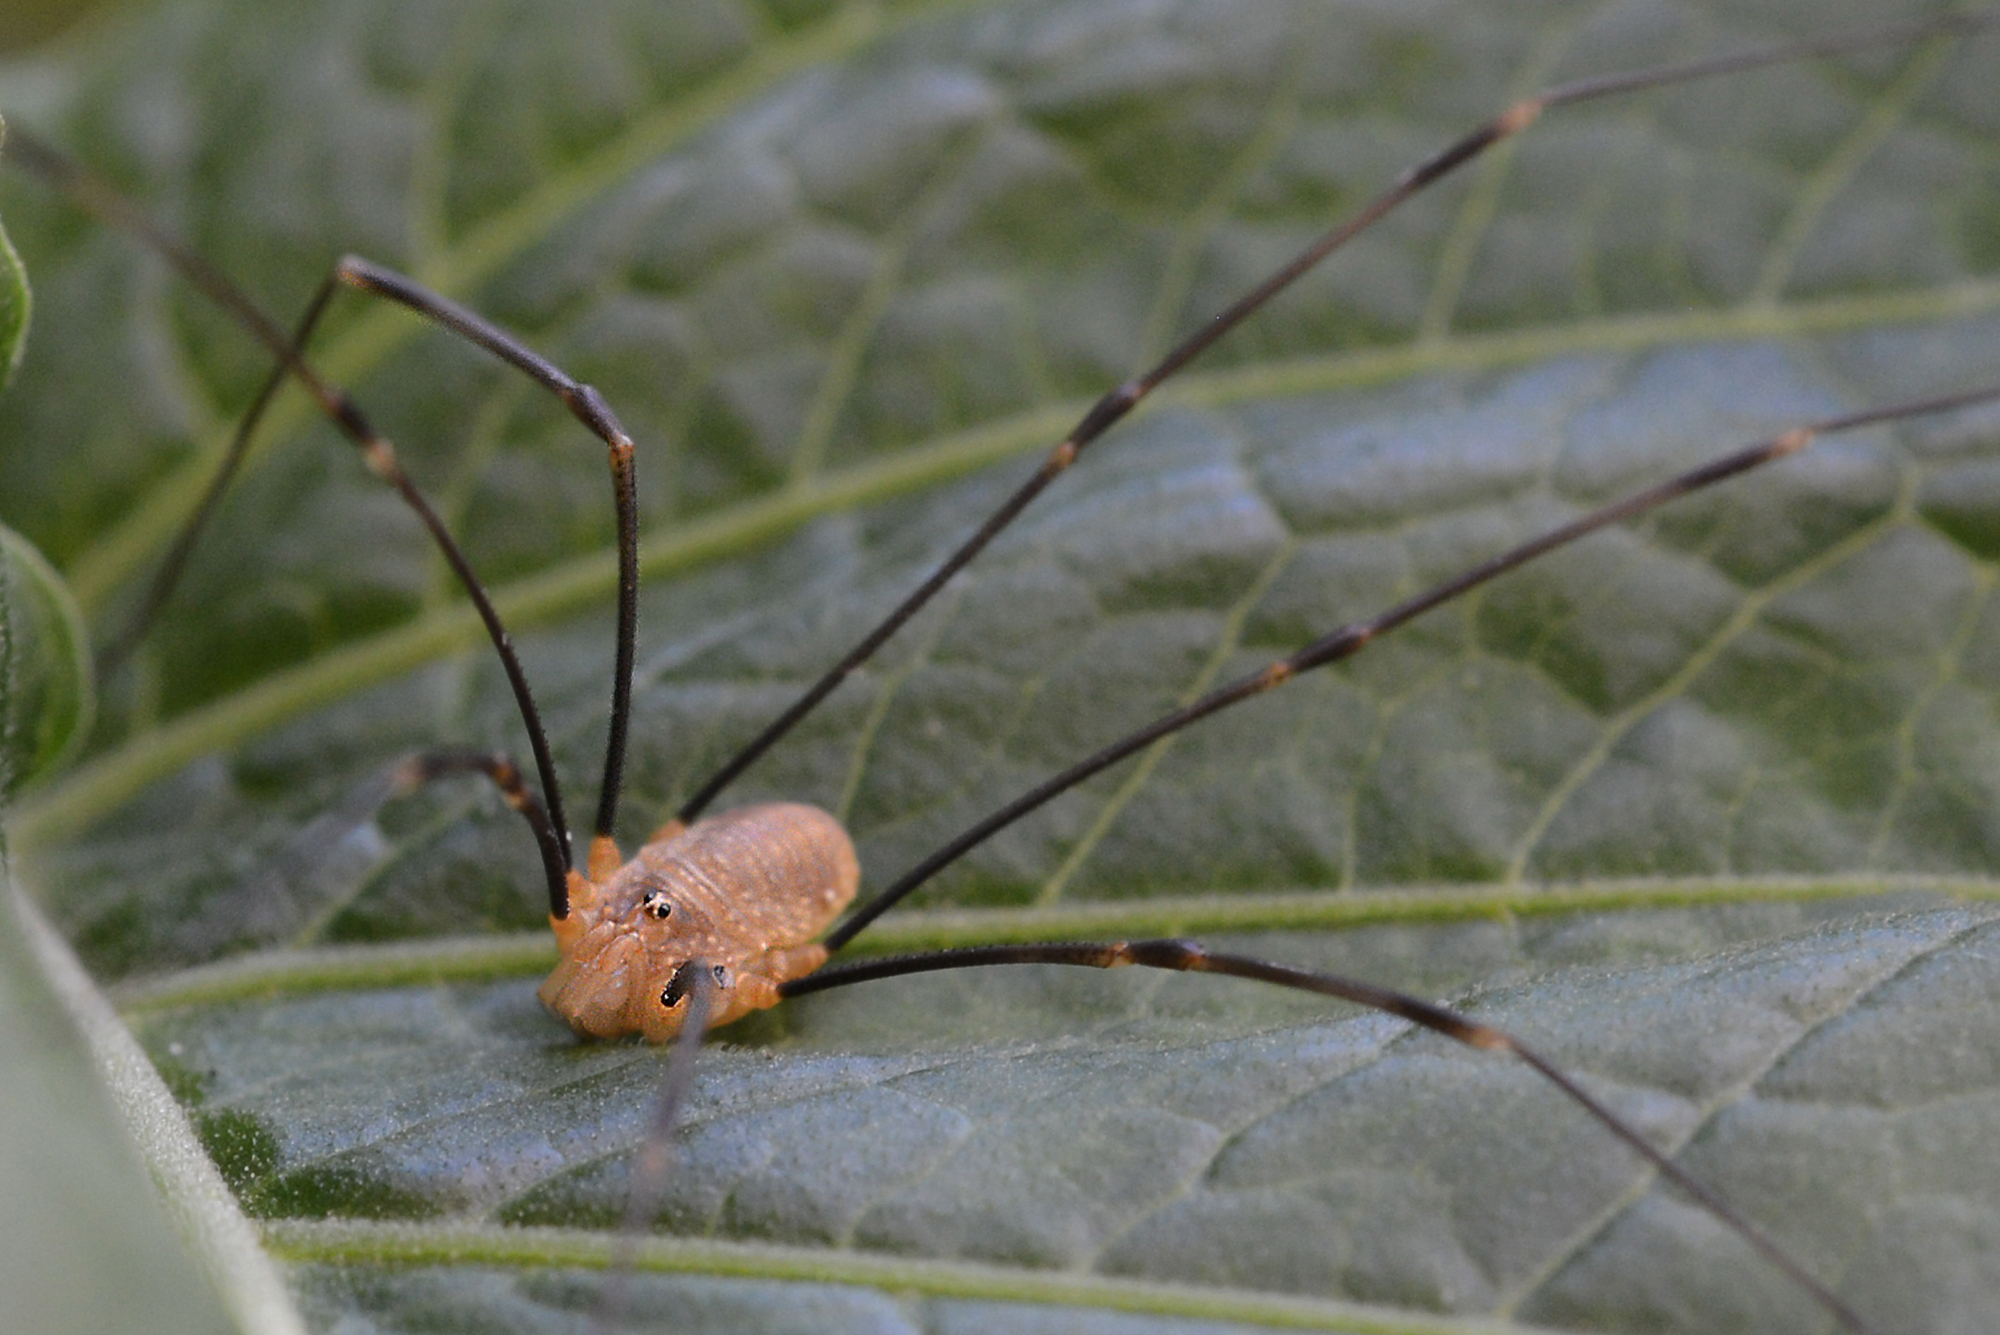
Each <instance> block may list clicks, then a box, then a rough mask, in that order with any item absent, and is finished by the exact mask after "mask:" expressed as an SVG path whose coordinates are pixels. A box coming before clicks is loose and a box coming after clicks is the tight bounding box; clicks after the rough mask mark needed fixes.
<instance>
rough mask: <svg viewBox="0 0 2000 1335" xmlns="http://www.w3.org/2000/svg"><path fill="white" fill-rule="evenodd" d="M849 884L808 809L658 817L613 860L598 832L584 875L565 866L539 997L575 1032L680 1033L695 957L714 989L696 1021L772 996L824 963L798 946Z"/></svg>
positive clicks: (820, 816) (718, 1020)
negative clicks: (633, 853)
mask: <svg viewBox="0 0 2000 1335" xmlns="http://www.w3.org/2000/svg"><path fill="white" fill-rule="evenodd" d="M860 883H861V864H860V862H859V861H858V860H857V859H856V857H855V855H854V843H853V841H852V840H850V839H849V838H848V837H847V831H846V830H844V829H842V828H841V825H840V822H839V821H837V820H835V819H834V818H833V817H832V816H830V815H828V814H827V813H826V812H824V811H821V810H820V809H819V808H817V807H809V806H802V805H799V804H797V803H771V804H769V805H764V806H753V807H740V808H738V809H737V810H735V811H726V812H724V813H723V814H721V815H719V816H710V817H708V818H707V819H705V820H700V821H696V822H695V823H694V824H693V825H692V826H688V827H685V828H683V827H680V826H678V825H669V826H667V827H666V828H665V829H663V830H661V831H660V832H659V834H658V835H656V836H655V838H654V839H653V841H652V842H651V843H649V844H647V845H646V846H645V847H644V848H642V849H640V850H639V853H638V856H637V857H634V858H633V859H632V860H631V861H630V862H627V863H625V864H624V865H623V866H618V865H617V851H616V850H615V849H613V848H611V847H610V841H609V840H603V841H600V846H599V847H596V848H593V849H592V855H591V876H590V877H585V876H584V875H583V874H582V873H580V872H575V871H572V872H571V873H570V911H569V915H568V916H567V917H564V918H551V919H550V920H549V925H550V926H551V927H553V928H554V929H555V934H556V946H557V948H558V949H559V950H561V952H562V962H561V963H559V964H557V965H556V968H555V972H554V973H551V974H550V975H549V977H548V980H547V981H546V982H544V983H543V984H542V986H541V990H540V992H539V994H538V995H539V996H540V997H541V999H542V1003H543V1004H544V1005H546V1006H547V1007H548V1008H549V1009H550V1010H552V1011H554V1012H555V1013H556V1014H557V1015H559V1016H561V1017H562V1018H563V1020H564V1021H566V1022H567V1023H568V1024H569V1026H570V1028H572V1029H574V1030H576V1032H577V1033H579V1034H582V1035H584V1036H586V1037H588V1038H616V1037H619V1036H621V1035H624V1034H632V1033H638V1034H643V1035H645V1037H646V1039H647V1041H649V1042H653V1043H664V1042H666V1041H667V1040H669V1039H671V1038H672V1037H673V1036H674V1035H675V1034H676V1033H678V1032H680V1027H681V1020H682V1018H683V1017H684V1016H685V1015H686V1014H687V1008H688V996H687V993H688V991H689V988H690V987H691V980H690V979H688V978H687V977H686V976H685V974H684V973H683V970H684V969H686V967H687V966H688V965H689V964H691V963H693V962H696V961H699V962H700V964H701V965H702V966H703V967H706V968H708V969H710V970H711V971H712V973H711V977H712V979H713V981H714V983H715V985H716V991H715V994H714V997H715V999H714V1001H713V1002H712V1009H711V1014H710V1019H709V1024H710V1025H711V1026H713V1025H721V1024H728V1023H729V1022H730V1021H731V1020H734V1019H737V1018H739V1017H740V1016H743V1015H746V1014H748V1013H749V1012H751V1011H753V1010H761V1009H763V1008H764V1007H767V1006H773V1005H776V1004H777V1002H778V984H780V983H782V982H785V981H786V980H787V979H791V978H798V977H801V976H803V975H805V974H808V973H811V972H812V971H813V970H814V969H817V968H818V967H819V966H820V965H821V964H824V963H825V962H826V948H825V947H824V946H818V945H813V944H810V943H811V941H812V939H813V938H814V937H816V936H818V935H819V934H820V933H821V932H822V931H824V930H825V929H826V928H827V926H828V925H829V924H830V923H832V921H833V920H834V918H835V917H837V916H838V915H839V913H840V911H841V910H842V909H844V908H846V907H847V905H848V904H849V903H850V902H852V901H853V899H854V892H855V890H856V889H857V888H858V887H859V886H860Z"/></svg>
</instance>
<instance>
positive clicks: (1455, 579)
mask: <svg viewBox="0 0 2000 1335" xmlns="http://www.w3.org/2000/svg"><path fill="white" fill-rule="evenodd" d="M1995 401H2000V385H1994V386H1989V387H1987V388H1985V389H1978V390H1973V391H1970V392H1968V393H1964V394H1953V395H1948V396H1945V397H1941V398H1934V399H1921V400H1915V401H1912V402H1907V403H1898V404H1891V405H1889V406H1887V407H1882V408H1870V409H1866V410H1864V411H1862V412H1856V413H1847V414H1844V415H1842V416H1839V417H1828V418H1824V419H1822V420H1820V421H1817V422H1810V423H1807V424H1806V425H1804V426H1799V427H1794V428H1793V429H1792V430H1790V431H1787V432H1784V433H1783V434H1781V435H1777V436H1772V437H1770V438H1769V439H1767V440H1762V441H1759V442H1757V443H1756V444H1754V445H1749V446H1745V447H1744V448H1742V449H1739V450H1734V451H1731V452H1730V453H1728V454H1724V455H1721V456H1719V457H1717V458H1715V459H1712V460H1710V461H1709V462H1707V463H1705V464H1702V465H1700V466H1699V467H1697V468H1692V469H1689V470H1688V471H1687V472H1685V473H1682V474H1681V475H1680V476H1678V477H1675V478H1670V479H1668V480H1667V481H1665V482H1661V483H1657V484H1656V485H1654V486H1651V487H1647V488H1645V489H1644V490H1642V491H1637V492H1634V493H1632V494H1631V495H1629V496H1626V497H1624V498H1622V499H1620V500H1616V501H1613V502H1611V503H1610V504H1609V505H1605V506H1602V507H1600V508H1598V509H1596V510H1592V511H1591V512H1590V513H1589V514H1586V515H1584V516H1582V517H1581V518H1578V519H1575V520H1572V521H1571V522H1569V523H1567V524H1564V525H1563V526H1561V527H1560V528H1556V529H1551V530H1550V531H1549V532H1547V533H1544V534H1542V535H1541V536H1539V537H1536V538H1531V539H1529V540H1528V541H1527V542H1524V543H1521V544H1520V545H1519V546H1516V547H1511V548H1509V549H1508V550H1506V551H1504V552H1501V553H1500V554H1499V555H1498V556H1494V557H1491V558H1489V559H1487V560H1485V561H1483V562H1481V563H1480V564H1478V565H1476V566H1473V567H1472V568H1471V569H1470V570H1466V571H1462V572H1460V573H1459V574H1457V575H1454V576H1452V577H1451V578H1450V579H1447V580H1445V581H1443V582H1442V583H1439V584H1436V585H1433V586H1432V587H1430V588H1428V589H1426V590H1424V591H1423V592H1422V593H1419V594H1416V595H1415V596H1413V597H1410V598H1407V599H1405V600H1404V601H1402V602H1400V603H1397V604H1396V605H1395V606H1394V607H1391V608H1389V609H1387V610H1386V611H1383V612H1379V613H1377V614H1376V615H1375V616H1372V617H1369V618H1368V619H1366V620H1364V621H1351V622H1349V623H1348V624H1346V625H1344V626H1341V627H1339V628H1338V629H1336V630H1333V631H1330V632H1328V633H1327V634H1325V635H1323V636H1321V637H1320V638H1319V639H1317V640H1314V641H1313V642H1312V643H1310V644H1308V645H1306V646H1305V647H1304V648H1302V649H1300V650H1298V651H1297V652H1296V653H1293V654H1291V655H1289V656H1287V657H1285V658H1280V659H1278V660H1276V661H1275V662H1272V663H1269V664H1267V665H1266V666H1264V667H1263V668H1261V669H1259V670H1258V671H1256V672H1253V673H1251V674H1250V675H1249V676H1247V677H1241V678H1238V679H1237V680H1236V681H1233V682H1231V683H1229V684H1228V685H1226V686H1222V687H1218V688H1217V689H1216V690H1213V691H1211V692H1209V693H1208V694H1207V695H1204V696H1202V697H1201V698H1200V699H1199V700H1196V701H1195V702H1194V703H1192V704H1190V705H1186V706H1184V707H1182V708H1180V709H1177V710H1175V711H1173V712H1172V713H1170V714H1165V715H1162V716H1161V717H1160V718H1158V719H1155V720H1154V721H1153V722H1152V723H1149V724H1147V725H1146V726H1145V727H1143V728H1140V729H1139V730H1137V731H1136V732H1133V733H1131V734H1130V735H1128V736H1126V737H1123V738H1121V739H1119V740H1118V741H1116V742H1113V743H1112V744H1111V745H1109V746H1107V747H1105V748H1104V749H1103V750H1101V751H1099V752H1097V753H1096V754H1095V755H1093V756H1090V757H1089V758H1087V759H1085V760H1080V761H1078V762H1077V763H1076V764H1074V765H1072V766H1070V767H1069V768H1068V769H1066V770H1064V771H1062V773H1060V774H1057V775H1055V776H1054V777H1053V778H1050V779H1048V780H1046V781H1045V782H1043V783H1041V784H1039V785H1037V786H1036V787H1034V788H1032V789H1030V790H1029V791H1028V792H1026V793H1023V794H1022V795H1021V796H1020V797H1018V798H1016V799H1015V800H1014V801H1012V802H1009V803H1008V804H1007V805H1006V806H1004V807H1002V808H1000V809H999V810H998V811H996V812H994V813H993V814H992V815H990V816H988V817H987V818H986V819H985V820H982V821H980V822H979V823H978V824H976V825H974V826H972V827H971V828H970V829H968V830H966V831H965V832H964V833H963V834H961V835H959V836H958V837H957V838H956V839H953V840H951V841H950V842H949V843H947V844H945V845H944V846H943V847H942V848H939V849H938V850H937V851H936V852H934V853H932V854H931V855H930V856H929V857H927V858H925V859H924V860H923V861H922V862H920V863H918V864H917V865H916V866H915V867H912V868H911V869H910V870H909V871H908V872H906V873H904V875H903V876H901V877H900V878H899V879H897V880H896V881H895V882H894V883H893V884H891V885H890V886H889V887H888V888H887V889H885V890H883V891H881V892H880V893H879V894H877V895H875V896H874V897H873V898H871V899H869V900H868V901H867V902H866V903H863V904H861V905H860V906H859V907H857V908H856V909H855V910H854V911H853V912H852V913H850V914H849V915H848V916H847V918H846V920H845V921H843V922H842V923H841V924H840V926H839V927H838V928H836V929H835V930H834V931H833V932H831V933H829V934H828V936H827V938H826V947H827V949H829V950H839V949H840V948H841V947H842V946H845V945H846V944H847V943H848V942H850V941H852V940H853V939H854V938H855V937H856V936H857V935H859V934H860V932H861V931H862V929H863V928H865V927H867V926H868V924H869V923H871V922H873V921H875V919H877V918H879V917H881V916H882V914H883V913H885V912H887V911H888V909H889V908H890V907H891V906H892V905H894V904H895V903H896V902H897V901H898V900H900V899H902V898H903V897H904V896H906V895H908V894H909V893H910V892H911V891H913V890H915V889H916V888H917V887H918V886H920V885H922V884H923V883H924V882H926V881H928V880H930V878H931V877H933V876H935V875H937V874H938V873H939V872H940V871H943V870H944V869H945V868H946V867H949V866H950V865H951V864H952V863H954V862H956V861H958V859H959V858H961V857H963V856H964V855H965V854H966V853H968V852H970V851H971V850H972V849H974V848H977V847H978V846H979V845H980V844H982V843H984V842H986V840H987V839H989V838H991V837H992V836H993V835H994V834H996V833H998V832H999V831H1001V830H1003V829H1005V828H1006V827H1007V826H1009V825H1012V824H1013V823H1014V822H1015V821H1017V820H1019V819H1021V818H1022V817H1023V816H1025V815H1027V814H1028V813H1029V812H1031V811H1034V810H1035V809H1036V808H1038V807H1040V806H1042V805H1043V804H1045V803H1047V802H1049V801H1051V800H1052V799H1054V798H1056V797H1057V796H1059V795H1061V794H1063V793H1066V792H1068V791H1069V790H1070V789H1072V788H1074V787H1076V786H1077V785H1078V784H1080V783H1082V782H1083V781H1084V780H1085V779H1088V778H1090V777H1091V776H1092V775H1094V774H1096V773H1098V772H1099V771H1100V770H1104V769H1108V768H1109V767H1111V766H1112V765H1115V764H1117V763H1118V762H1119V761H1121V760H1124V759H1126V758H1128V757H1130V756H1132V755H1133V754H1135V753H1137V752H1139V751H1141V750H1144V749H1145V748H1146V747H1148V746H1150V745H1152V744H1153V743H1154V742H1156V741H1158V740H1159V739H1160V738H1162V737H1168V736H1171V735H1173V734H1174V733H1177V732H1179V731H1180V730H1181V729H1183V728H1185V727H1187V726H1188V725H1190V724H1192V723H1196V722H1199V721H1200V720H1202V719H1205V718H1207V717H1208V716H1209V715H1211V714H1219V713H1221V712H1222V711H1223V710H1225V709H1227V708H1229V707H1230V706H1231V705H1235V704H1240V703H1242V702H1243V701H1245V700H1248V699H1251V698H1252V697H1254V696H1259V695H1262V694H1263V693H1264V692H1266V691H1269V690H1273V689H1275V688H1276V687H1279V686H1282V685H1284V684H1285V683H1286V682H1288V681H1290V680H1292V679H1293V678H1294V677H1297V676H1299V675H1300V674H1301V673H1305V672H1310V671H1312V670H1313V669H1314V668H1318V667H1325V666H1326V665H1327V664H1329V663H1337V662H1339V661H1340V660H1341V659H1343V658H1348V657H1351V656H1352V655H1354V654H1357V653H1359V652H1360V651H1361V650H1362V649H1364V648H1366V647H1367V646H1368V643H1369V642H1370V641H1371V640H1374V639H1376V638H1377V637H1379V636H1381V635H1384V634H1387V633H1388V632H1389V631H1392V630H1394V629H1395V628H1396V627H1398V626H1400V625H1402V624H1403V623H1404V622H1406V621H1411V620H1413V619H1415V618H1416V617H1419V616H1421V615H1423V614H1424V613H1425V612H1428V611H1430V610H1431V609H1432V608H1435V607H1438V606H1440V605H1442V604H1444V603H1448V602H1450V601H1451V600H1452V599H1454V598H1456V597H1458V596H1459V595H1460V594H1462V593H1465V592H1468V591H1469V590H1471V589H1475V588H1478V587H1479V586H1480V585H1481V584H1484V583H1486V582H1487V581H1489V580H1492V579H1495V578H1497V577H1498V576H1500V575H1504V574H1506V573H1507V572H1508V571H1510V570H1513V569H1515V568H1516V567H1517V566H1521V565H1525V564H1527V563H1528V562H1529V561H1532V560H1534V559H1535V558H1536V557H1538V556H1541V555H1543V554H1544V553H1547V552H1551V551H1554V550H1555V549H1556V548H1558V547H1563V546H1566V545H1568V544H1569V543H1572V542H1575V541H1576V540H1577V539H1578V538H1582V537H1585V536H1587V535H1589V534H1592V533H1595V532H1597V530H1599V529H1601V528H1605V527H1607V526H1609V525H1611V524H1616V523H1620V522H1622V521H1624V520H1627V519H1633V518H1637V517H1638V516H1639V515H1642V514H1645V513H1646V512H1647V511H1649V510H1653V509H1656V508H1658V507H1659V506H1662V505H1665V504H1666V503H1667V502H1668V501H1671V500H1676V499H1678V498H1679V497H1682V496H1686V495H1688V494H1689V493H1690V492H1696V491H1700V490H1701V489H1702V488H1704V487H1709V486H1713V485H1714V484H1716V483H1718V482H1721V481H1724V480H1725V479H1727V478H1732V477H1736V476H1737V475H1739V474H1742V473H1747V472H1749V471H1750V470H1751V469H1753V468H1758V467H1761V466H1762V465H1764V464H1767V463H1770V462H1771V461H1773V460H1775V459H1783V458H1786V457H1788V456H1790V455H1793V454H1797V453H1798V452H1799V451H1800V450H1803V449H1804V448H1805V447H1806V446H1807V445H1809V444H1811V443H1812V441H1813V440H1814V439H1815V438H1816V437H1819V436H1824V435H1830V434H1832V433H1834V432H1839V431H1851V430H1855V429H1857V428H1860V427H1865V426H1875V425H1878V424H1880V423H1883V422H1890V421H1895V420H1897V419H1899V418H1905V417H1917V416H1922V415H1925V414H1928V413H1940V412H1946V411H1949V410H1951V409H1955V408H1966V407H1971V406H1972V405H1974V404H1980V403H1991V402H1995Z"/></svg>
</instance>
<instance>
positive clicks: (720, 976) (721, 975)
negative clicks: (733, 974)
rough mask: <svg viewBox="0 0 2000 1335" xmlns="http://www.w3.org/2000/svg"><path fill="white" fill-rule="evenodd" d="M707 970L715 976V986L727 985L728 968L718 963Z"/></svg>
mask: <svg viewBox="0 0 2000 1335" xmlns="http://www.w3.org/2000/svg"><path fill="white" fill-rule="evenodd" d="M709 972H710V973H711V974H713V975H714V976H715V985H716V986H717V987H728V986H729V970H727V969H725V968H723V967H722V966H721V965H720V964H718V965H716V966H715V967H714V968H713V969H710V970H709Z"/></svg>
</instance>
